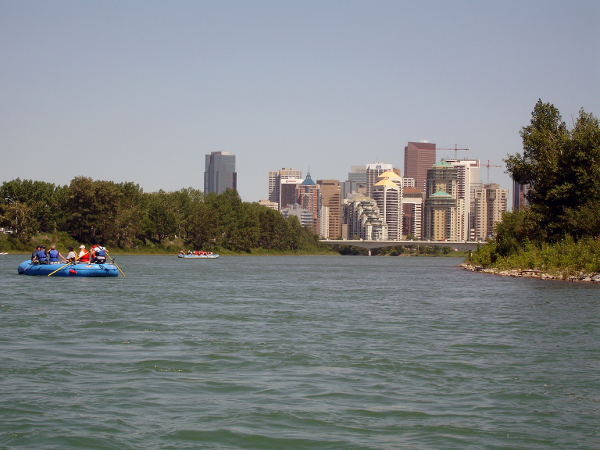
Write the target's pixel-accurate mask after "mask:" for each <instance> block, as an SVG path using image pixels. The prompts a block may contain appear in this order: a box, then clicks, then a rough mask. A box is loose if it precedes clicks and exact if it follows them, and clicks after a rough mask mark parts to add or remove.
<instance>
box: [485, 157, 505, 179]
mask: <svg viewBox="0 0 600 450" xmlns="http://www.w3.org/2000/svg"><path fill="white" fill-rule="evenodd" d="M482 166H483V167H487V184H490V167H502V166H498V165H496V164H490V160H489V159H488V162H487V164H482Z"/></svg>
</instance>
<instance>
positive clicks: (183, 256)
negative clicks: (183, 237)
mask: <svg viewBox="0 0 600 450" xmlns="http://www.w3.org/2000/svg"><path fill="white" fill-rule="evenodd" d="M179 257H180V258H183V259H217V258H218V257H219V255H181V254H180V255H179Z"/></svg>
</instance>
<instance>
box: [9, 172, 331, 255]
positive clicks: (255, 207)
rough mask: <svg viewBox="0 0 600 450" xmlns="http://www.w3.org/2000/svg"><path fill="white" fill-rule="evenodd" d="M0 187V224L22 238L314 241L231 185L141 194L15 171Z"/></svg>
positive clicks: (127, 244)
mask: <svg viewBox="0 0 600 450" xmlns="http://www.w3.org/2000/svg"><path fill="white" fill-rule="evenodd" d="M0 191H1V195H0V226H2V227H4V228H6V229H10V230H12V232H13V236H14V238H15V239H17V240H18V241H19V242H21V243H28V242H29V241H30V240H31V238H32V237H33V236H35V235H37V234H38V233H53V232H67V233H69V235H70V236H71V237H73V238H74V239H75V240H77V241H78V242H82V243H88V244H89V243H92V242H94V241H100V242H102V243H103V244H105V245H111V246H118V247H120V248H123V249H126V248H137V247H139V246H143V245H146V243H147V241H148V240H151V241H152V242H156V243H158V244H160V243H161V242H163V241H165V240H168V239H170V238H175V237H177V238H179V239H181V240H183V241H184V242H185V243H186V244H188V245H189V246H191V247H193V248H195V249H205V250H210V249H213V250H214V249H217V250H218V249H221V248H223V249H228V250H231V251H234V252H244V251H251V250H252V249H255V248H263V249H266V250H279V251H298V250H303V251H314V250H317V249H319V248H321V244H320V243H319V240H318V237H317V236H316V235H315V234H314V233H313V232H312V231H311V230H308V229H305V228H303V227H302V226H301V225H300V222H299V220H298V218H297V217H295V216H292V217H290V218H289V219H285V218H284V217H283V216H282V215H281V214H280V213H279V212H277V211H273V210H271V209H269V208H266V207H264V206H261V205H259V204H257V203H248V202H242V201H241V199H240V197H239V195H238V193H237V192H236V191H234V190H227V191H226V192H225V193H223V194H220V195H217V194H208V195H204V194H203V193H202V192H200V191H198V190H196V189H192V188H187V189H181V190H180V191H176V192H164V191H162V190H160V191H158V192H150V193H146V192H143V189H142V188H140V186H139V185H138V184H135V183H131V182H127V183H114V182H112V181H94V180H92V179H91V178H86V177H76V178H74V179H73V180H72V181H71V183H70V184H69V185H65V186H56V185H54V184H52V183H46V182H43V181H32V180H20V179H19V178H17V179H15V180H12V181H8V182H4V183H3V184H2V186H1V187H0Z"/></svg>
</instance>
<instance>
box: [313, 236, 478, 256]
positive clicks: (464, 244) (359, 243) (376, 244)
mask: <svg viewBox="0 0 600 450" xmlns="http://www.w3.org/2000/svg"><path fill="white" fill-rule="evenodd" d="M321 243H323V244H326V245H354V246H355V247H362V248H366V249H368V250H369V256H371V250H373V249H374V248H382V247H397V246H399V245H405V246H407V247H416V246H417V245H425V246H428V247H434V246H438V247H451V248H458V249H460V250H476V249H477V246H478V245H479V246H484V245H485V244H486V242H485V241H483V242H477V241H403V240H396V241H365V240H363V239H346V240H339V239H337V240H336V239H322V240H321Z"/></svg>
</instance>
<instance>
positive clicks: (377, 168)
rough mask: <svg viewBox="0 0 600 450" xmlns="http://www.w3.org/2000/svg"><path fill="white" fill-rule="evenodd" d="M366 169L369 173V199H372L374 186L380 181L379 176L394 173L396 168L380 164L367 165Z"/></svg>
mask: <svg viewBox="0 0 600 450" xmlns="http://www.w3.org/2000/svg"><path fill="white" fill-rule="evenodd" d="M365 167H366V172H367V197H371V194H372V190H373V185H374V184H375V183H377V182H378V181H379V175H381V174H382V173H384V172H387V171H390V172H392V171H393V170H394V166H393V165H392V164H385V163H381V162H378V163H373V164H367V165H366V166H365Z"/></svg>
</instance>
